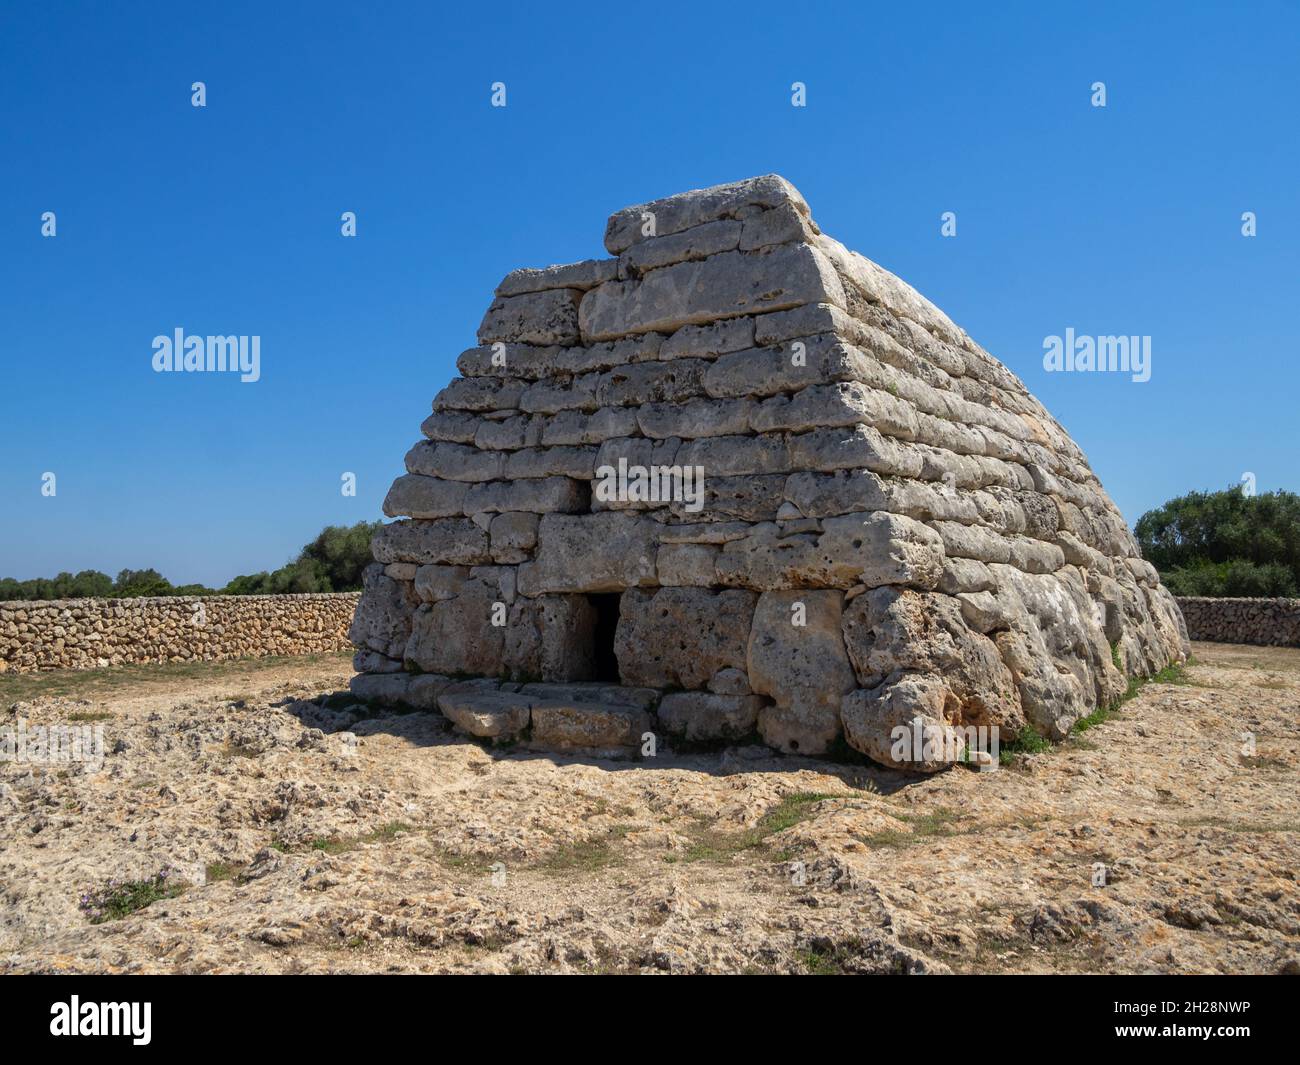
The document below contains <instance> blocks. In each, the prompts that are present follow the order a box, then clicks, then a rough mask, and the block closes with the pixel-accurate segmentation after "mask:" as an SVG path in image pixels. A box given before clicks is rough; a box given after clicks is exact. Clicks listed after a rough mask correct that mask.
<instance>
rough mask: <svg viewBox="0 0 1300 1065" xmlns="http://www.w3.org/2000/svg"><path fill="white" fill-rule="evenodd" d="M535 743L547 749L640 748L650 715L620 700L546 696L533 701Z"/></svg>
mask: <svg viewBox="0 0 1300 1065" xmlns="http://www.w3.org/2000/svg"><path fill="white" fill-rule="evenodd" d="M532 729H533V731H532V737H531V738H532V743H533V745H534V746H536V747H541V748H543V749H545V750H548V751H566V750H575V749H577V750H593V751H612V750H619V749H623V750H626V749H628V748H636V747H640V745H641V743H642V737H643V736H644V735H645V734H646V733H648V732H650V731H651V727H650V715H649V714H648V713H647V712H646V711H645V710H642V709H640V708H639V707H633V706H625V705H620V704H617V703H596V702H586V701H579V700H572V701H560V700H553V699H547V700H543V701H539V702H536V703H534V704H533V709H532Z"/></svg>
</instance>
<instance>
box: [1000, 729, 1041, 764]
mask: <svg viewBox="0 0 1300 1065" xmlns="http://www.w3.org/2000/svg"><path fill="white" fill-rule="evenodd" d="M1051 749H1052V742H1051V740H1046V739H1044V738H1043V737H1042V736H1040V735H1039V734H1038V733H1037V732H1035V731H1034V729H1033V727H1032V726H1031V725H1025V726H1023V727H1022V728H1021V729H1020V731H1019V732H1017V733H1016V734H1015V735H1014V736H1012V737H1011V739H1009V740H1007V741H1006V742H1005V743H1002V744H999V746H998V762H999V763H1000V764H1002V765H1010V764H1011V763H1012V762H1014V761H1015V760H1016V758H1017V756H1019V755H1022V754H1041V753H1042V752H1043V751H1050V750H1051Z"/></svg>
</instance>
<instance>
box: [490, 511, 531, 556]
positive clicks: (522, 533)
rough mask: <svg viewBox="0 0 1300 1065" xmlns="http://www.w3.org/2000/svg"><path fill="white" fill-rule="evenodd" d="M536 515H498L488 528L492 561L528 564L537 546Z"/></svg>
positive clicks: (520, 513)
mask: <svg viewBox="0 0 1300 1065" xmlns="http://www.w3.org/2000/svg"><path fill="white" fill-rule="evenodd" d="M540 520H541V519H540V518H539V517H538V516H537V515H536V514H525V513H523V512H518V513H509V512H507V513H505V514H498V515H496V516H495V517H494V518H493V519H492V524H491V525H489V526H488V536H489V537H490V543H491V551H492V561H493V562H502V563H515V562H527V561H528V560H529V559H530V558H531V557H532V552H533V548H534V547H536V546H537V523H538V522H539V521H540Z"/></svg>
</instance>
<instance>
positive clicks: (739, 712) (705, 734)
mask: <svg viewBox="0 0 1300 1065" xmlns="http://www.w3.org/2000/svg"><path fill="white" fill-rule="evenodd" d="M764 703H765V700H764V699H762V698H761V697H760V696H757V695H717V694H714V693H713V692H673V693H671V694H669V695H665V696H664V697H663V699H662V700H660V703H659V709H658V717H659V724H660V725H661V726H663V729H664V731H665V732H668V733H670V734H671V735H674V736H681V737H682V738H683V739H686V740H690V741H699V742H709V741H716V740H739V739H743V738H744V737H746V736H748V735H750V734H751V733H753V731H754V729H755V727H756V726H757V724H758V713H759V711H760V710H761V709H762V707H763V705H764Z"/></svg>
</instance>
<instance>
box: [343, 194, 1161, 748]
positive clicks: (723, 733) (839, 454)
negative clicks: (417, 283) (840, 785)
mask: <svg viewBox="0 0 1300 1065" xmlns="http://www.w3.org/2000/svg"><path fill="white" fill-rule="evenodd" d="M605 246H606V248H607V249H608V250H609V252H610V254H611V256H612V257H611V258H607V259H596V260H590V261H587V262H581V263H573V264H569V265H564V266H551V267H547V268H545V269H525V270H516V271H514V272H512V273H511V274H509V275H508V276H507V277H506V278H505V279H504V280H503V281H502V282H501V284H500V285H499V286H498V287H497V291H496V296H495V298H494V299H493V301H492V303H491V305H490V306H489V307H488V309H487V312H486V313H485V314H484V316H483V320H482V323H481V324H480V326H479V330H478V341H479V344H478V346H477V347H473V348H470V349H469V350H467V351H466V352H464V353H463V354H462V355H461V356H460V358H459V360H458V363H457V365H458V367H459V369H460V372H461V376H460V377H458V378H457V379H455V380H454V381H452V382H451V383H450V384H449V385H448V386H447V387H446V388H444V389H443V390H442V391H441V392H440V393H439V394H438V395H437V397H436V398H435V399H434V402H433V413H432V414H431V415H430V416H429V417H428V418H427V419H426V420H425V422H424V424H423V425H422V427H421V429H422V433H423V436H424V439H422V440H421V441H420V442H419V443H417V444H416V445H415V446H414V447H413V448H412V449H411V450H410V452H409V453H408V454H407V456H406V469H407V472H406V474H405V475H403V476H401V477H399V478H398V479H397V480H396V482H395V483H394V484H393V486H392V489H391V490H390V492H389V494H388V497H387V499H386V500H385V503H384V511H385V513H386V514H387V515H389V516H390V517H393V518H398V519H400V520H398V521H396V522H394V523H392V524H390V525H388V526H386V527H385V528H383V529H382V530H381V531H380V532H379V534H378V535H377V536H376V537H375V541H374V553H375V558H376V559H377V563H376V565H375V566H373V567H372V568H371V569H370V571H368V574H367V578H366V592H365V595H364V596H363V598H362V602H361V604H360V606H359V608H358V611H357V616H356V620H355V623H354V625H353V630H352V638H353V639H354V641H355V642H356V643H357V644H358V646H360V647H362V648H363V649H364V650H363V651H362V653H361V654H359V655H358V663H357V665H358V669H360V670H362V671H363V676H361V677H359V678H357V681H356V682H355V687H356V689H357V691H358V693H360V694H369V695H370V696H371V697H375V698H381V699H389V700H393V701H406V702H411V703H414V704H415V705H426V706H429V707H433V706H437V707H438V708H440V709H441V710H442V711H443V712H444V713H446V714H447V715H448V716H449V717H451V718H452V720H453V721H454V722H456V724H457V726H458V727H460V728H461V729H463V730H465V731H468V732H470V733H472V734H474V735H478V736H483V737H491V738H500V737H502V736H513V735H521V736H524V737H527V738H529V739H530V741H531V742H533V743H535V744H538V745H541V746H559V747H582V748H589V749H600V750H608V749H627V748H640V747H641V746H642V737H644V736H646V735H647V734H652V735H654V736H656V737H657V736H658V735H659V734H660V733H662V734H663V735H664V736H665V738H671V737H672V736H685V737H688V738H690V739H692V740H701V739H730V738H738V737H741V736H743V735H745V734H747V733H750V732H753V731H755V730H757V732H758V734H759V735H760V736H761V737H762V738H763V739H764V740H765V741H766V742H768V743H769V744H771V745H773V746H775V747H778V748H781V749H785V750H792V751H793V750H798V751H800V752H803V753H813V754H815V753H819V752H822V751H825V750H827V749H828V748H830V747H831V746H832V745H834V744H835V743H837V742H838V741H839V740H840V739H841V738H843V739H844V740H846V741H847V742H848V743H849V744H850V745H851V746H853V747H855V748H857V749H859V750H860V751H863V752H864V753H866V754H868V755H869V756H871V757H872V758H875V759H877V760H879V761H882V762H886V763H891V764H906V765H909V766H910V767H912V768H920V769H931V768H938V767H939V765H941V764H944V763H945V762H946V761H947V759H946V758H945V757H941V756H939V755H935V756H934V757H931V756H929V755H928V754H926V753H925V752H922V751H911V752H910V753H908V752H907V751H901V749H900V748H899V747H898V737H899V735H900V732H899V731H898V728H899V726H909V725H910V724H911V723H912V722H913V721H918V722H920V723H921V726H922V727H924V728H928V729H929V730H930V731H929V733H927V735H934V736H938V737H942V738H944V739H945V740H946V741H949V742H948V745H947V750H948V753H949V754H951V751H952V749H953V746H954V744H955V746H956V748H958V749H960V748H961V746H962V745H963V744H965V743H970V742H973V741H971V740H970V735H971V733H970V732H969V731H963V730H971V729H976V728H978V727H980V726H986V727H991V726H997V727H998V728H999V729H1000V730H1001V731H1002V735H1003V736H1004V737H1005V736H1006V735H1008V734H1010V733H1014V732H1017V731H1019V730H1020V729H1021V728H1022V727H1023V726H1024V725H1026V724H1028V725H1031V726H1032V727H1033V728H1035V729H1036V730H1037V731H1038V732H1040V733H1042V734H1043V735H1046V736H1049V737H1054V738H1060V737H1061V736H1063V735H1064V734H1065V733H1066V732H1067V731H1068V730H1069V728H1070V726H1071V725H1072V724H1073V722H1074V721H1075V720H1077V719H1078V718H1079V717H1081V716H1083V715H1085V714H1087V713H1089V712H1090V711H1091V710H1093V709H1095V708H1096V707H1097V706H1099V705H1104V704H1106V703H1107V702H1109V701H1110V700H1112V699H1114V698H1115V697H1117V696H1118V695H1119V694H1121V693H1122V692H1123V691H1124V690H1125V689H1126V687H1127V683H1128V678H1129V677H1130V676H1134V675H1148V674H1151V673H1154V672H1156V671H1157V670H1159V669H1161V668H1163V667H1164V666H1165V665H1167V664H1169V663H1170V662H1173V661H1180V660H1182V659H1183V658H1184V657H1185V656H1186V636H1185V631H1184V629H1183V625H1182V619H1181V615H1180V614H1179V612H1178V608H1177V606H1176V604H1175V603H1174V601H1173V599H1172V598H1171V597H1170V595H1169V594H1168V593H1167V592H1166V590H1165V589H1164V588H1163V587H1161V585H1160V583H1159V579H1158V576H1157V574H1156V572H1155V570H1154V569H1153V567H1151V566H1150V565H1149V564H1147V563H1146V562H1144V561H1143V560H1142V559H1141V557H1140V555H1139V552H1138V548H1137V544H1136V542H1135V540H1134V538H1133V536H1132V534H1131V533H1130V531H1129V529H1128V526H1127V524H1126V523H1125V521H1124V520H1123V518H1122V516H1121V515H1120V513H1119V511H1118V510H1117V508H1116V507H1115V505H1114V504H1113V503H1112V502H1111V500H1110V499H1109V497H1108V496H1107V495H1106V493H1105V491H1104V490H1103V489H1102V487H1101V484H1100V483H1099V482H1098V480H1097V478H1096V476H1095V475H1094V474H1093V472H1092V470H1091V469H1090V468H1089V467H1088V463H1087V460H1086V459H1085V457H1084V455H1083V453H1082V452H1081V451H1080V450H1079V448H1078V447H1077V446H1076V445H1075V444H1074V443H1073V441H1072V440H1071V439H1070V438H1069V436H1068V435H1067V433H1066V432H1065V430H1064V429H1063V428H1062V427H1061V426H1060V425H1059V424H1058V423H1057V422H1056V421H1055V419H1053V418H1052V417H1051V415H1050V414H1048V412H1047V411H1046V410H1045V409H1044V408H1043V406H1042V405H1041V404H1040V403H1039V402H1038V401H1037V400H1035V399H1034V398H1033V396H1031V395H1030V394H1029V392H1028V390H1027V389H1026V388H1025V386H1024V384H1023V383H1022V382H1021V381H1020V380H1019V379H1018V378H1017V377H1016V376H1015V375H1014V374H1012V373H1011V372H1010V371H1009V370H1008V369H1007V368H1006V367H1005V366H1003V365H1002V364H1001V363H1000V362H998V361H997V360H996V359H995V358H993V357H992V356H991V355H989V354H988V353H987V352H986V351H984V350H983V349H982V348H981V347H980V346H979V345H978V344H976V343H975V342H974V341H972V340H971V339H970V338H969V337H968V336H967V335H966V334H965V333H964V332H963V331H962V330H961V329H960V328H958V327H957V326H956V325H954V324H953V323H952V321H950V320H949V319H948V318H947V316H946V315H944V314H943V312H942V311H940V310H939V309H938V308H936V307H935V306H934V305H933V304H931V303H930V302H929V301H928V300H926V299H925V298H924V297H922V296H920V295H919V294H918V293H917V292H916V291H914V290H913V289H912V288H911V287H910V286H908V285H907V284H905V283H904V282H902V281H900V280H899V279H898V278H896V277H894V276H893V275H892V274H890V273H888V272H887V271H885V270H883V269H881V268H880V267H879V266H877V265H876V264H875V263H872V262H871V261H870V260H868V259H865V258H863V257H862V256H861V255H858V254H857V253H855V252H851V251H849V250H848V249H846V248H845V247H844V246H843V245H841V244H839V243H838V242H836V241H835V240H832V239H831V238H830V237H828V236H826V235H825V234H823V233H822V232H821V231H820V229H819V228H818V227H817V225H816V223H815V222H814V221H813V220H812V216H811V213H810V212H809V209H808V205H807V204H806V203H805V202H804V200H803V197H802V196H800V195H799V193H798V191H797V190H795V189H794V187H793V186H792V185H790V183H789V182H788V181H786V180H785V179H783V178H781V177H778V176H776V175H767V176H765V177H759V178H753V179H750V180H748V181H741V182H736V183H734V184H730V185H720V186H716V187H714V188H709V189H701V190H695V191H691V192H686V193H681V194H679V195H676V196H670V197H667V198H666V199H662V200H655V201H653V202H651V203H647V204H641V205H638V206H634V207H628V208H624V209H623V210H621V211H618V212H616V213H615V214H614V215H612V216H611V217H610V219H609V222H608V224H607V226H606V231H605ZM613 471H623V472H624V474H625V476H623V478H622V479H621V480H618V479H617V478H613ZM627 471H632V473H633V474H634V476H632V477H630V478H629V477H628V476H626V474H627ZM637 471H650V473H652V474H659V475H662V476H663V477H664V478H667V479H666V480H663V482H662V487H664V489H665V490H664V491H655V490H654V489H655V487H656V486H657V485H658V484H659V482H656V481H655V480H654V477H650V478H649V481H650V483H651V486H650V487H649V488H647V482H646V480H645V479H644V478H643V479H642V480H641V481H640V482H637V481H636V477H635V474H636V473H637ZM688 471H689V472H688ZM690 472H694V473H696V474H697V475H698V479H699V480H700V482H701V484H697V485H695V487H696V488H702V490H701V491H699V492H698V493H697V494H694V495H692V494H691V493H689V492H682V491H680V487H681V478H682V477H683V476H689V475H690ZM673 477H676V478H677V480H676V481H672V480H671V478H673ZM615 482H616V490H611V491H606V490H605V489H607V488H610V486H611V485H614V484H615ZM692 483H693V482H692ZM673 485H675V486H676V487H677V488H678V489H679V491H678V492H677V493H676V495H674V494H673V493H672V492H670V491H668V490H667V489H668V488H669V487H671V486H673ZM688 487H689V486H688ZM605 593H619V594H620V596H621V598H620V600H619V602H618V623H617V630H616V635H615V636H614V648H613V650H614V653H615V655H616V656H617V666H618V672H619V676H618V678H617V682H615V678H612V677H601V678H599V682H597V681H595V680H593V677H594V674H595V673H596V672H597V671H598V668H599V667H598V665H597V662H596V660H597V658H598V657H599V651H598V649H597V648H596V646H595V645H596V644H597V643H598V642H599V640H600V639H601V638H602V637H601V635H600V627H601V624H602V622H601V618H600V616H599V611H600V606H599V604H598V603H597V602H596V601H595V600H593V599H591V598H590V597H591V596H593V595H598V594H605ZM467 674H468V675H476V676H479V677H482V678H488V679H484V680H480V681H465V680H463V679H461V680H456V679H453V678H458V677H460V678H463V677H464V676H465V675H467ZM583 682H586V683H583ZM904 731H906V729H905V728H904ZM900 751H901V753H900Z"/></svg>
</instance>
